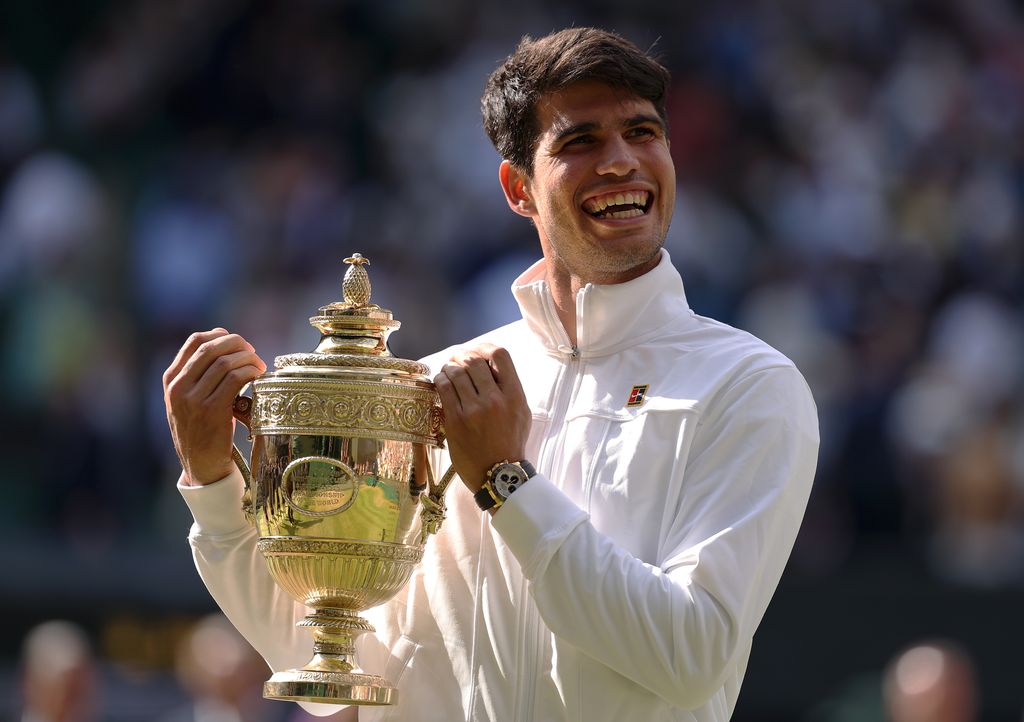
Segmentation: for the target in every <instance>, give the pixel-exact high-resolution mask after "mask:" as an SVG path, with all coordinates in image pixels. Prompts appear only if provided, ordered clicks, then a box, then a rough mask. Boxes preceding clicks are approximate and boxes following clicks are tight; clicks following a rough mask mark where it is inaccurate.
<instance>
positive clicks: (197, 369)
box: [176, 333, 255, 387]
mask: <svg viewBox="0 0 1024 722" xmlns="http://www.w3.org/2000/svg"><path fill="white" fill-rule="evenodd" d="M238 351H249V352H253V353H255V349H253V347H252V345H251V344H250V343H249V342H248V341H246V340H245V339H244V338H242V337H241V336H239V335H238V334H236V333H226V334H223V335H219V336H217V337H215V338H212V339H208V340H206V341H203V342H202V343H200V344H199V345H198V346H197V347H196V350H195V352H194V353H193V354H192V356H191V357H189V358H188V359H187V360H186V361H185V365H184V366H183V367H182V369H181V372H180V373H179V374H178V376H177V378H176V381H177V382H180V383H183V384H185V385H186V386H189V387H191V386H194V385H195V384H196V383H198V381H199V379H200V378H202V376H203V374H205V373H206V372H207V371H208V370H209V368H210V367H211V366H212V365H213V364H214V362H217V361H218V359H220V358H222V357H224V356H227V355H229V354H232V353H235V352H238Z"/></svg>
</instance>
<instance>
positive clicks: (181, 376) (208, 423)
mask: <svg viewBox="0 0 1024 722" xmlns="http://www.w3.org/2000/svg"><path fill="white" fill-rule="evenodd" d="M266 370H267V365H266V364H265V363H263V360H262V359H261V358H260V357H259V356H257V355H256V350H255V349H254V348H253V347H252V345H251V344H250V343H249V342H247V341H246V340H245V339H244V338H242V337H241V336H238V335H237V334H229V333H228V332H227V331H225V330H224V329H223V328H215V329H213V330H212V331H205V332H202V333H194V334H192V335H191V336H189V338H188V341H186V342H185V345H184V346H182V347H181V350H180V351H179V352H178V355H177V357H176V358H175V359H174V363H172V364H171V365H170V367H169V368H168V369H167V370H166V371H165V372H164V404H165V405H166V407H167V423H168V425H170V427H171V437H172V438H173V439H174V448H175V450H176V451H177V452H178V458H179V459H181V465H182V467H183V468H184V469H185V475H186V477H187V483H189V484H191V485H193V486H201V485H204V484H209V483H211V482H214V481H217V480H218V479H223V478H224V477H225V476H227V475H228V474H229V473H231V469H232V466H233V462H232V460H231V445H232V439H233V436H234V429H235V420H234V417H233V416H232V415H231V406H232V404H233V403H234V401H235V397H236V396H238V393H239V392H240V391H241V390H242V387H243V386H245V385H246V384H247V383H249V382H250V381H252V380H253V379H255V378H256V377H257V376H259V375H260V374H262V373H263V372H264V371H266Z"/></svg>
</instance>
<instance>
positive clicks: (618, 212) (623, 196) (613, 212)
mask: <svg viewBox="0 0 1024 722" xmlns="http://www.w3.org/2000/svg"><path fill="white" fill-rule="evenodd" d="M653 200H654V194H653V193H650V192H648V191H628V192H626V193H607V194H605V195H602V196H597V197H595V198H588V199H587V200H586V201H584V203H583V210H585V211H586V212H587V213H588V214H590V215H591V216H593V217H594V218H616V219H617V218H639V217H640V216H642V215H645V214H646V213H647V211H649V210H650V209H651V203H652V202H653Z"/></svg>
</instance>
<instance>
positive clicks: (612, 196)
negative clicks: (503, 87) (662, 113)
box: [505, 81, 675, 285]
mask: <svg viewBox="0 0 1024 722" xmlns="http://www.w3.org/2000/svg"><path fill="white" fill-rule="evenodd" d="M536 112H537V120H538V124H539V128H540V136H539V140H538V144H537V149H536V151H535V153H534V170H533V175H532V177H527V176H525V175H521V174H517V173H515V172H514V171H513V172H512V175H511V182H510V183H506V184H505V186H506V193H508V194H509V201H510V204H512V205H513V209H514V210H516V212H517V213H521V214H522V215H526V216H529V217H530V218H532V219H533V221H534V223H535V224H536V226H537V231H538V234H539V235H540V240H541V246H542V248H543V251H544V257H545V259H546V260H547V262H548V267H549V270H550V271H551V272H554V273H558V274H562V273H564V274H567V275H568V277H569V278H572V279H573V280H575V281H576V282H577V283H578V284H579V285H583V284H585V283H621V282H623V281H628V280H631V279H632V278H636V277H637V276H639V275H641V274H643V273H645V272H647V271H648V270H650V269H651V268H653V267H654V265H656V264H657V259H658V249H659V248H661V244H662V242H663V241H664V239H665V234H666V233H667V232H668V226H669V222H670V221H671V219H672V208H673V205H674V202H675V168H674V166H673V165H672V158H671V156H670V155H669V148H668V138H667V137H666V134H665V128H664V126H663V125H662V122H661V120H660V119H659V117H658V114H657V112H656V111H655V109H654V106H653V105H652V104H651V102H650V101H647V100H643V99H641V98H638V97H637V96H634V95H630V94H629V93H627V92H624V91H621V90H617V89H614V88H611V87H609V86H607V85H605V84H603V83H597V82H589V81H588V82H582V83H577V84H575V85H572V86H569V87H568V88H565V89H563V90H560V91H557V92H554V93H550V94H548V95H545V96H544V97H543V98H541V100H540V101H539V103H538V104H537V110H536ZM517 182H518V183H519V184H520V185H518V186H517V185H516V183H517ZM517 191H521V192H522V194H523V198H524V199H525V200H522V201H521V202H517V203H513V200H514V199H515V198H516V195H515V194H516V192H517Z"/></svg>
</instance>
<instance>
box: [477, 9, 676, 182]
mask: <svg viewBox="0 0 1024 722" xmlns="http://www.w3.org/2000/svg"><path fill="white" fill-rule="evenodd" d="M585 80H596V81H598V82H602V83H606V84H607V85H609V86H611V87H613V88H619V89H622V90H626V91H628V92H629V93H630V94H632V95H635V96H637V97H639V98H642V99H644V100H649V101H650V102H651V104H652V105H654V109H655V110H656V111H657V113H658V116H659V117H660V118H661V122H662V123H664V124H665V126H666V127H667V126H668V118H667V114H666V112H665V96H666V95H667V92H668V86H669V83H670V82H671V76H670V75H669V72H668V70H666V69H665V67H664V66H662V65H661V64H660V63H659V62H657V61H656V60H654V59H653V58H652V57H651V56H650V55H648V54H647V53H645V52H643V51H642V50H640V49H639V48H638V47H637V46H636V45H634V44H633V43H631V42H629V41H628V40H626V39H625V38H623V37H622V36H621V35H617V34H616V33H612V32H608V31H607V30H599V29H597V28H569V29H567V30H561V31H559V32H557V33H552V34H551V35H547V36H545V37H543V38H540V39H539V40H534V39H533V38H531V37H530V36H529V35H526V36H524V37H523V39H522V40H521V41H520V42H519V47H517V48H516V50H515V52H514V53H512V54H511V55H510V56H509V57H508V58H507V59H506V60H505V62H504V63H502V64H501V66H499V67H498V69H497V70H495V71H494V72H493V73H491V77H489V78H488V79H487V85H486V86H485V88H484V94H483V97H482V98H481V99H480V108H481V110H482V112H483V116H484V129H485V130H486V131H487V135H488V137H489V138H490V139H491V142H492V143H494V147H495V148H496V149H497V150H498V153H500V154H501V157H502V158H504V159H505V160H507V161H509V162H510V163H512V165H514V166H516V167H517V168H519V169H520V170H523V171H525V172H526V174H527V175H533V153H534V150H535V147H536V144H537V138H538V136H539V135H540V128H538V127H537V113H536V108H537V101H538V100H539V99H540V98H541V96H542V95H544V94H545V93H550V92H553V91H557V90H561V89H562V88H565V87H567V86H569V85H572V84H574V83H578V82H582V81H585Z"/></svg>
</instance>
